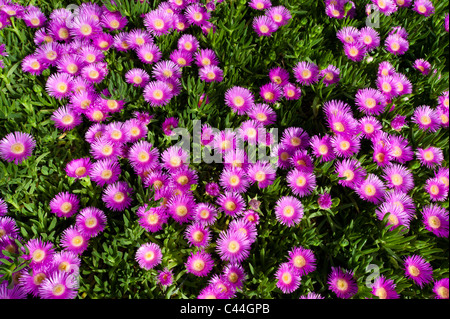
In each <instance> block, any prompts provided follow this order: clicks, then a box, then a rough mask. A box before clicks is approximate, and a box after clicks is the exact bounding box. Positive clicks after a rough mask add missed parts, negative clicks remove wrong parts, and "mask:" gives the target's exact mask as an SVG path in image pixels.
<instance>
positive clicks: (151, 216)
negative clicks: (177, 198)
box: [147, 213, 159, 225]
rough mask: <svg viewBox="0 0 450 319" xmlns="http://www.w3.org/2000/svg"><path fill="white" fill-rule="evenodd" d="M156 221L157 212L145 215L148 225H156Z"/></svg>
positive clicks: (157, 218) (157, 219)
mask: <svg viewBox="0 0 450 319" xmlns="http://www.w3.org/2000/svg"><path fill="white" fill-rule="evenodd" d="M158 221H159V217H158V214H153V213H152V214H149V215H148V216H147V222H148V223H149V224H150V225H156V224H157V223H158Z"/></svg>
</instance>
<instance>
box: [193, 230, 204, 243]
mask: <svg viewBox="0 0 450 319" xmlns="http://www.w3.org/2000/svg"><path fill="white" fill-rule="evenodd" d="M204 237H205V235H204V234H203V232H201V231H200V230H197V231H196V232H194V233H193V234H192V238H193V239H194V240H195V241H196V242H201V241H202V240H203V238H204Z"/></svg>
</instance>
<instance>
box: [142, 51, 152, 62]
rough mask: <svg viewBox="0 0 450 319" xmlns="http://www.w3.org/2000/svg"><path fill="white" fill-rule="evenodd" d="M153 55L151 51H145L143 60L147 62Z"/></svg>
mask: <svg viewBox="0 0 450 319" xmlns="http://www.w3.org/2000/svg"><path fill="white" fill-rule="evenodd" d="M153 58H154V55H153V54H152V53H151V52H147V53H145V54H144V60H145V61H147V62H152V61H153Z"/></svg>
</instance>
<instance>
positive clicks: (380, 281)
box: [371, 276, 400, 299]
mask: <svg viewBox="0 0 450 319" xmlns="http://www.w3.org/2000/svg"><path fill="white" fill-rule="evenodd" d="M395 286H396V285H395V283H394V281H393V280H392V279H387V278H385V277H384V276H380V277H378V278H377V279H375V282H374V283H373V285H372V291H371V293H372V295H374V296H376V297H378V298H379V299H399V298H400V295H399V294H398V293H397V291H395Z"/></svg>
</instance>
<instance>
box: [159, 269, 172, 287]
mask: <svg viewBox="0 0 450 319" xmlns="http://www.w3.org/2000/svg"><path fill="white" fill-rule="evenodd" d="M158 283H159V284H160V285H162V286H170V285H171V284H172V283H173V272H172V270H171V269H168V268H164V269H163V270H158Z"/></svg>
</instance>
